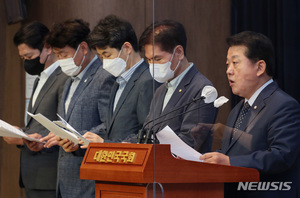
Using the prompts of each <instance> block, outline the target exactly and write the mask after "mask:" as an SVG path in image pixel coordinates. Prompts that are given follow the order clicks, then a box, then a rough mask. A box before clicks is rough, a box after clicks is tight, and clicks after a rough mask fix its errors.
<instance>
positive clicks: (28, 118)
mask: <svg viewBox="0 0 300 198" xmlns="http://www.w3.org/2000/svg"><path fill="white" fill-rule="evenodd" d="M38 82H39V78H38V77H37V78H36V79H35V80H34V83H33V89H32V93H31V97H30V100H29V103H28V108H27V111H28V112H30V113H32V98H33V94H34V92H35V89H36V87H37V85H38ZM31 119H32V117H31V116H29V115H27V125H28V123H29V122H30V121H31Z"/></svg>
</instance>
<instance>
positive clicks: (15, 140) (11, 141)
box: [3, 137, 24, 145]
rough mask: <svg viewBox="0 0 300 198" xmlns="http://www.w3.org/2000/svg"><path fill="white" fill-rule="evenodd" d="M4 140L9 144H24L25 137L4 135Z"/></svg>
mask: <svg viewBox="0 0 300 198" xmlns="http://www.w3.org/2000/svg"><path fill="white" fill-rule="evenodd" d="M3 140H4V141H5V142H6V143H7V144H15V145H23V144H24V142H23V139H22V138H14V137H3Z"/></svg>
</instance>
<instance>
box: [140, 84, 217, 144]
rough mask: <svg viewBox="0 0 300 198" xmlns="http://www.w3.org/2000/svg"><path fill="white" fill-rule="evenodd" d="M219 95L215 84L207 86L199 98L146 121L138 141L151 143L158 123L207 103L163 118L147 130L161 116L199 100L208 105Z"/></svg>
mask: <svg viewBox="0 0 300 198" xmlns="http://www.w3.org/2000/svg"><path fill="white" fill-rule="evenodd" d="M217 97H218V92H217V90H216V89H215V88H214V87H213V86H210V85H207V86H205V87H204V88H203V89H202V93H201V97H199V98H193V99H192V101H190V102H188V103H186V104H184V105H182V106H179V107H177V108H175V109H173V110H172V111H169V112H167V113H165V114H163V115H161V116H159V117H157V118H154V119H152V120H150V121H148V122H147V123H145V124H144V126H143V128H142V129H140V130H139V132H138V136H137V143H138V144H140V143H145V144H146V143H150V142H149V140H150V139H151V138H150V136H151V135H152V129H153V127H154V126H156V125H158V124H160V123H162V122H166V121H168V120H171V119H173V118H176V117H178V116H180V115H183V114H185V113H188V112H191V111H194V110H196V109H199V108H202V107H204V106H206V105H204V106H199V107H197V108H195V109H191V110H189V111H186V112H183V113H181V114H178V115H176V116H173V117H171V118H168V119H167V120H163V121H160V122H158V123H155V124H154V125H153V126H152V127H151V128H148V129H147V131H145V128H146V126H148V125H149V124H150V123H151V122H154V121H156V120H158V119H161V118H163V117H165V116H167V115H169V114H171V113H173V112H175V111H177V110H179V109H181V108H183V107H185V106H188V105H190V104H192V103H195V102H197V101H198V100H204V102H205V103H206V104H207V105H208V104H209V103H212V102H214V101H215V100H216V98H217Z"/></svg>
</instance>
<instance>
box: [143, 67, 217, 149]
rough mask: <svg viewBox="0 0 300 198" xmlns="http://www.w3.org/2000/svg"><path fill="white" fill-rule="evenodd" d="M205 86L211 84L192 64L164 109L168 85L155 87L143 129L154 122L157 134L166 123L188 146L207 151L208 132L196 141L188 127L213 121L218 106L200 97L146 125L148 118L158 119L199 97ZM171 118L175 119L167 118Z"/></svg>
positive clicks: (209, 137) (209, 147)
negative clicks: (206, 102)
mask: <svg viewBox="0 0 300 198" xmlns="http://www.w3.org/2000/svg"><path fill="white" fill-rule="evenodd" d="M206 85H211V86H212V83H211V82H210V81H209V80H208V79H207V78H206V77H205V76H203V75H202V74H201V73H200V72H199V71H198V70H197V68H196V67H195V66H193V67H192V68H191V69H190V70H189V71H188V72H187V73H186V75H185V76H184V77H183V79H182V80H181V82H180V83H179V85H178V86H177V88H176V90H175V91H174V93H173V95H172V96H171V98H170V100H169V102H168V104H167V105H166V107H165V108H164V110H163V111H162V107H163V102H164V98H165V95H166V93H167V88H166V86H165V85H164V84H163V85H161V86H160V87H159V88H158V89H157V90H156V92H155V95H154V98H153V100H152V103H151V107H150V113H149V115H148V117H147V121H146V122H145V124H146V125H147V126H146V125H145V126H146V128H147V127H148V128H151V127H152V125H153V124H154V127H153V132H154V133H156V132H158V131H160V130H162V129H163V128H164V127H165V126H166V125H169V127H170V128H171V129H172V130H173V131H174V132H175V133H176V134H177V135H178V136H179V137H180V138H181V139H182V140H183V141H184V142H185V143H187V144H188V145H190V146H191V147H193V148H195V149H196V150H198V151H200V152H208V151H210V150H211V144H212V135H211V134H209V133H207V134H204V135H203V136H202V139H201V140H199V139H198V141H195V140H194V136H192V135H191V133H190V130H191V129H192V128H193V127H195V126H196V125H197V124H198V123H208V124H213V123H214V122H215V119H216V116H217V109H216V108H215V107H214V106H213V104H208V105H207V104H205V103H204V101H203V100H200V101H197V102H194V103H192V104H190V105H188V106H185V107H183V108H180V109H179V110H177V111H175V112H172V113H170V114H168V115H166V116H163V117H162V118H161V119H158V120H156V121H154V122H150V123H149V124H147V123H148V122H149V121H151V120H153V118H158V117H159V116H161V115H163V114H166V113H168V112H171V111H172V110H174V109H175V108H177V107H180V106H182V105H184V104H186V103H189V102H191V101H192V100H193V99H195V98H199V97H201V93H202V89H203V87H205V86H206ZM200 106H202V107H201V108H199V109H197V110H194V111H191V112H188V111H190V110H192V109H195V108H197V107H200ZM184 112H187V113H184ZM183 113H184V114H183ZM180 114H183V115H180ZM172 117H174V118H173V119H170V118H172ZM159 122H161V123H159ZM156 123H157V124H156ZM158 123H159V124H158Z"/></svg>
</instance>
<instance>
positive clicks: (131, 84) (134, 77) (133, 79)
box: [108, 62, 147, 132]
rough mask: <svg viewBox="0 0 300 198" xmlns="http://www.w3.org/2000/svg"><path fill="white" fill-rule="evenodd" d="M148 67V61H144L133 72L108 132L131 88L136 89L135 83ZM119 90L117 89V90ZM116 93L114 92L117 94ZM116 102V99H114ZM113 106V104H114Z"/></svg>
mask: <svg viewBox="0 0 300 198" xmlns="http://www.w3.org/2000/svg"><path fill="white" fill-rule="evenodd" d="M146 69H147V65H146V62H143V63H142V64H141V65H140V66H138V67H137V68H136V70H135V71H134V73H133V74H132V76H131V78H130V79H129V81H128V83H127V84H126V86H125V88H124V91H123V92H122V94H121V96H120V98H119V101H118V104H117V106H116V109H115V111H114V112H113V115H112V119H111V121H110V123H109V128H108V132H110V128H111V126H112V123H113V122H114V120H115V118H116V116H117V115H118V113H119V111H120V109H121V108H122V106H123V104H124V102H125V100H126V99H127V97H128V95H129V94H130V92H131V90H133V89H134V87H135V83H136V81H137V80H138V79H139V78H140V76H141V74H142V73H143V72H144V71H145V70H146ZM116 92H117V91H116ZM115 95H116V94H114V96H115ZM112 102H114V101H112ZM112 107H113V105H112Z"/></svg>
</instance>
